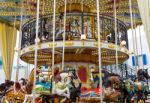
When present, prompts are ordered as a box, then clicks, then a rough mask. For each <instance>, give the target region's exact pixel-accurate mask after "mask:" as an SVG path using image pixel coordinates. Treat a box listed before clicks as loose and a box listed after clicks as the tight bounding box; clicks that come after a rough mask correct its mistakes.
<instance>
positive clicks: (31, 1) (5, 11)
mask: <svg viewBox="0 0 150 103" xmlns="http://www.w3.org/2000/svg"><path fill="white" fill-rule="evenodd" d="M82 1H83V2H82ZM113 1H114V0H100V14H102V15H108V16H113V14H114V9H113V6H114V2H113ZM82 3H83V5H84V6H83V8H84V9H83V10H84V12H92V13H96V0H67V12H69V10H70V11H79V10H80V11H81V5H82ZM22 7H23V15H24V17H25V18H30V17H35V16H36V0H24V1H23V6H22V3H21V0H0V20H1V21H4V22H7V23H9V24H12V23H13V21H14V18H15V16H16V17H17V24H19V23H20V15H21V8H22ZM63 7H64V0H56V12H57V13H61V12H63ZM116 8H117V19H119V20H121V21H123V22H124V23H125V24H126V25H127V27H128V28H130V26H131V23H130V10H129V0H116ZM132 9H133V17H134V24H136V25H139V24H141V23H142V21H141V18H140V13H139V9H138V4H137V0H132ZM51 13H53V0H40V14H41V15H48V14H51Z"/></svg>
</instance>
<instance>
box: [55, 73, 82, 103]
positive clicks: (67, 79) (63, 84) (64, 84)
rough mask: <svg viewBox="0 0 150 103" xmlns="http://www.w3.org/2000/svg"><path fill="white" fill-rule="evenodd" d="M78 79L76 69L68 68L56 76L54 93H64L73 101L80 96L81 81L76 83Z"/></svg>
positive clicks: (63, 94)
mask: <svg viewBox="0 0 150 103" xmlns="http://www.w3.org/2000/svg"><path fill="white" fill-rule="evenodd" d="M75 80H78V76H77V75H76V71H75V70H68V71H63V72H60V73H59V74H58V75H57V76H56V77H55V84H54V85H55V86H54V88H53V89H54V92H53V93H54V94H58V95H60V94H61V95H62V96H65V97H67V98H68V99H70V100H71V101H76V98H77V97H79V96H80V92H81V91H80V88H81V83H79V82H78V86H76V84H77V83H75Z"/></svg>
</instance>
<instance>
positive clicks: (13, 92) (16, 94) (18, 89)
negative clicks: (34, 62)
mask: <svg viewBox="0 0 150 103" xmlns="http://www.w3.org/2000/svg"><path fill="white" fill-rule="evenodd" d="M33 81H34V69H33V70H32V71H31V73H30V76H29V79H28V81H26V80H25V79H20V80H19V82H16V83H15V85H14V86H12V87H11V88H9V89H8V90H7V92H6V95H5V96H6V100H8V101H21V102H23V101H24V99H25V98H26V94H31V93H32V88H33Z"/></svg>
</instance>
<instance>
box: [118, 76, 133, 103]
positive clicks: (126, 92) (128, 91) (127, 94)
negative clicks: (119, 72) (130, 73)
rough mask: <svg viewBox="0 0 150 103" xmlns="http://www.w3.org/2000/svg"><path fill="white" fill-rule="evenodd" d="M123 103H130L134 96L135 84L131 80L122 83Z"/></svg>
mask: <svg viewBox="0 0 150 103" xmlns="http://www.w3.org/2000/svg"><path fill="white" fill-rule="evenodd" d="M121 88H122V95H123V103H131V102H132V100H133V97H134V94H135V83H134V82H133V81H132V80H131V79H127V80H124V81H122V87H121Z"/></svg>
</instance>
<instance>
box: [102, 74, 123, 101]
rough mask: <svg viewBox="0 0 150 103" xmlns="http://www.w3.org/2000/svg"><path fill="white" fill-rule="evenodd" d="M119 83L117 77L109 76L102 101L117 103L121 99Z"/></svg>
mask: <svg viewBox="0 0 150 103" xmlns="http://www.w3.org/2000/svg"><path fill="white" fill-rule="evenodd" d="M120 84H121V81H120V78H119V77H118V76H110V77H109V78H108V82H107V87H106V89H105V90H104V94H105V96H104V100H105V101H111V102H118V101H119V99H120V98H121V91H120V87H121V85H120Z"/></svg>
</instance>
